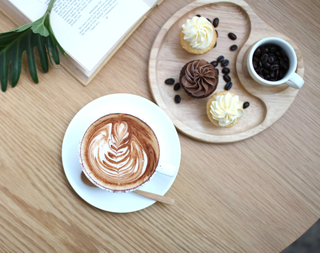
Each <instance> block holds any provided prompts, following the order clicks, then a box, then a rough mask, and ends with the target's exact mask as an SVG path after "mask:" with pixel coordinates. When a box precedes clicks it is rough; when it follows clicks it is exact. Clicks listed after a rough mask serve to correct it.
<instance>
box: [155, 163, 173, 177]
mask: <svg viewBox="0 0 320 253" xmlns="http://www.w3.org/2000/svg"><path fill="white" fill-rule="evenodd" d="M157 172H159V173H161V174H164V175H166V176H170V177H174V176H175V175H176V173H177V167H176V166H173V165H171V164H167V163H161V164H160V165H159V166H158V167H157Z"/></svg>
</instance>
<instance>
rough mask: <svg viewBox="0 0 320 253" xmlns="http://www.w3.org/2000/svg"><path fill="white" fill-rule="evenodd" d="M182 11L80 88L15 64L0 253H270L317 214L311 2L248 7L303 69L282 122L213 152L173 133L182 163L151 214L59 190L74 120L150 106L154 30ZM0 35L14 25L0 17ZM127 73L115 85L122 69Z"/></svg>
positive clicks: (151, 24)
mask: <svg viewBox="0 0 320 253" xmlns="http://www.w3.org/2000/svg"><path fill="white" fill-rule="evenodd" d="M190 2H191V0H187V1H185V0H174V1H173V0H166V1H164V2H163V3H162V4H161V6H160V7H158V8H157V9H156V10H155V11H154V12H153V13H152V15H151V16H150V17H149V18H148V19H147V20H146V21H145V22H144V23H143V24H142V25H141V26H140V28H139V29H138V30H137V31H136V32H135V33H134V34H133V35H132V36H131V37H130V39H129V40H128V41H127V42H126V44H125V45H124V46H123V47H122V48H121V49H120V50H119V51H118V52H117V53H116V55H115V56H114V57H113V58H112V59H111V61H110V62H109V63H108V64H107V65H106V66H105V67H104V68H103V69H102V70H101V72H100V73H99V74H98V75H97V77H96V78H95V79H94V80H93V81H92V83H91V84H90V85H89V86H87V87H84V86H82V85H81V84H80V83H78V82H77V81H76V80H75V79H74V78H73V77H72V76H71V75H70V74H69V73H68V72H67V71H66V70H65V69H63V68H62V67H59V68H58V69H54V68H52V67H51V69H50V72H49V73H48V74H42V73H41V72H40V71H39V79H40V84H38V85H35V84H33V82H32V81H31V78H30V77H29V74H28V73H27V66H26V63H25V62H24V66H23V71H22V74H21V78H20V81H19V84H18V86H17V87H15V88H14V89H12V88H9V89H8V90H7V92H6V93H0V115H1V118H0V132H1V135H0V136H1V137H0V141H1V145H0V154H1V155H0V157H1V158H0V167H1V179H0V212H1V215H0V224H1V226H0V248H1V251H4V252H40V251H45V252H69V251H70V252H82V251H83V252H98V251H99V252H104V251H105V252H277V251H280V250H282V249H284V248H285V247H287V246H288V245H289V244H291V243H292V242H293V241H294V240H296V239H297V238H298V237H299V236H300V235H302V234H303V233H304V232H305V231H306V230H307V229H308V228H309V227H310V226H311V225H312V224H313V223H314V222H316V220H317V219H318V218H319V212H320V194H319V191H320V188H319V181H320V171H319V167H320V156H319V153H320V148H319V146H320V145H319V144H320V139H319V125H320V109H319V108H320V107H319V104H320V89H319V87H320V78H319V65H320V61H319V46H318V45H319V41H320V31H319V24H318V19H319V13H320V2H319V1H314V0H306V1H304V2H303V3H301V1H299V0H294V1H292V0H281V1H280V0H273V1H263V0H247V2H248V4H249V5H251V7H252V8H253V10H254V11H255V12H256V13H257V14H258V15H259V16H260V17H261V18H262V19H263V20H264V21H265V22H267V23H268V24H270V25H271V26H272V27H274V28H276V29H278V30H279V31H280V32H282V33H283V34H285V35H286V36H288V37H290V38H292V39H293V40H294V41H295V43H296V44H297V45H298V47H299V48H300V50H301V51H302V54H303V57H304V60H305V85H304V87H303V88H302V89H301V90H300V91H299V93H298V96H297V98H296V99H295V101H294V103H293V104H292V106H291V107H290V108H289V110H288V111H287V112H286V114H285V115H284V116H283V117H282V118H281V119H279V120H278V121H277V122H276V123H275V124H274V125H272V126H271V127H270V128H268V129H267V130H265V131H263V132H262V133H260V134H258V135H256V136H254V137H252V138H250V139H247V140H245V141H241V142H237V143H232V144H224V145H214V144H208V143H202V142H199V141H196V140H193V139H191V138H189V137H187V136H185V135H184V134H181V133H179V137H180V141H181V147H182V160H181V167H180V171H179V174H178V176H177V178H176V181H175V182H174V184H173V186H172V188H171V189H170V190H169V191H168V193H167V195H168V196H170V197H172V198H174V199H175V200H176V203H175V205H173V206H167V205H164V204H161V203H155V204H154V205H152V206H150V207H148V208H146V209H144V210H141V211H138V212H134V213H127V214H114V213H108V212H104V211H101V210H98V209H96V208H94V207H92V206H90V205H89V204H87V203H86V202H84V201H83V200H82V199H81V198H80V197H79V196H78V195H77V194H76V193H75V192H74V191H73V189H72V188H71V186H70V185H69V183H68V181H67V179H66V177H65V174H64V171H63V167H62V162H61V145H62V140H63V136H64V133H65V130H66V128H67V126H68V124H69V122H70V121H71V119H72V118H73V116H74V115H75V114H76V113H77V112H78V111H79V110H80V109H81V108H82V107H83V106H84V105H85V104H87V103H88V102H90V101H92V100H93V99H95V98H98V97H100V96H103V95H107V94H112V93H121V92H128V93H132V94H136V95H140V96H142V97H145V98H148V99H150V100H152V95H151V92H150V89H149V86H148V80H147V66H148V57H149V53H150V49H151V46H152V43H153V41H154V39H155V37H156V35H157V33H158V31H159V30H160V28H161V26H162V25H163V24H164V23H165V22H166V20H168V19H169V18H170V17H171V16H172V15H173V14H174V13H175V12H176V11H178V10H179V9H181V8H182V7H184V6H185V5H186V4H187V3H190ZM0 20H1V21H0V32H4V31H7V30H10V29H13V28H14V27H15V26H14V24H13V23H12V22H11V21H9V20H8V19H7V18H6V17H5V16H4V15H3V14H2V13H0ZM120 68H121V69H123V68H124V69H126V72H125V74H123V71H122V70H121V69H120Z"/></svg>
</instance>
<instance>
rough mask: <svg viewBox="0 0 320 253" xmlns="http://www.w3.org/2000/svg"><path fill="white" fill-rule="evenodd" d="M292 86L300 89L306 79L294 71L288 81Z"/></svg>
mask: <svg viewBox="0 0 320 253" xmlns="http://www.w3.org/2000/svg"><path fill="white" fill-rule="evenodd" d="M286 84H287V85H289V86H290V87H292V88H295V89H300V88H301V87H302V85H303V84H304V80H303V79H302V77H301V76H299V75H298V74H297V73H293V74H292V76H291V77H290V79H289V80H288V81H287V82H286Z"/></svg>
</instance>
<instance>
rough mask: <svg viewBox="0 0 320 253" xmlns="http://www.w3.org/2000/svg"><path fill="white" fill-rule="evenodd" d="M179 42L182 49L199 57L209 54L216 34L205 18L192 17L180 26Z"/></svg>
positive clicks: (214, 42)
mask: <svg viewBox="0 0 320 253" xmlns="http://www.w3.org/2000/svg"><path fill="white" fill-rule="evenodd" d="M179 40H180V44H181V46H182V48H183V49H185V50H186V51H188V52H189V53H191V54H198V55H199V54H205V53H207V52H209V51H210V50H211V49H212V48H213V47H214V45H215V44H216V41H217V34H216V31H215V29H214V27H213V25H212V24H211V23H210V22H209V21H208V20H207V19H206V18H204V17H197V16H194V17H193V18H192V19H187V21H186V23H185V24H183V25H182V28H181V31H180V36H179Z"/></svg>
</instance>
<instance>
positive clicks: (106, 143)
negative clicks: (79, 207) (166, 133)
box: [78, 113, 177, 193]
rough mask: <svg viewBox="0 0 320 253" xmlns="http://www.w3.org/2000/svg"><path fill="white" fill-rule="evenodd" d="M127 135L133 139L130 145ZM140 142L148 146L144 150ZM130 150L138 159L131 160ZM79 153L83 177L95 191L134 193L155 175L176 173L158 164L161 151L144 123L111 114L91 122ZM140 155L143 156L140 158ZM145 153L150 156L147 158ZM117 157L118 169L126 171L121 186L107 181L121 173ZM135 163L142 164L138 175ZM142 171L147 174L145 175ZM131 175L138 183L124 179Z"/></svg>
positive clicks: (134, 117) (154, 137)
mask: <svg viewBox="0 0 320 253" xmlns="http://www.w3.org/2000/svg"><path fill="white" fill-rule="evenodd" d="M130 122H131V123H130ZM129 129H130V130H129ZM130 135H132V136H133V137H132V140H133V141H132V142H131V138H129V136H130ZM140 141H142V142H144V143H147V148H146V144H144V145H141V143H140ZM148 141H151V142H148ZM132 143H133V144H132ZM90 150H92V152H93V154H94V155H93V156H92V157H93V158H90V157H91V155H90V154H91V151H90ZM131 150H133V151H132V154H134V155H135V154H137V153H138V154H140V155H139V156H138V157H135V156H134V155H133V157H131V155H130V152H131ZM78 152H79V161H80V164H81V167H82V171H83V173H84V175H85V176H86V177H87V178H88V179H89V180H90V181H91V182H92V183H93V184H94V185H96V186H97V187H99V188H101V189H104V190H107V191H110V192H117V193H124V192H128V191H133V190H136V189H138V188H140V187H142V186H143V185H144V184H145V183H146V182H148V181H149V180H150V179H151V177H153V176H154V174H155V173H156V172H159V173H161V174H165V175H167V176H171V177H173V176H175V175H176V173H177V168H176V167H175V166H173V165H170V164H167V163H164V162H163V161H162V160H161V147H160V145H159V140H158V137H157V134H156V133H155V132H154V130H153V129H152V128H151V127H150V126H149V125H148V124H147V123H146V122H145V121H143V120H142V119H140V118H138V117H136V116H134V115H131V114H126V113H112V114H107V115H104V116H102V117H100V118H99V119H97V120H96V121H94V122H93V123H92V124H90V125H89V127H88V128H87V129H86V131H85V132H84V133H83V136H82V138H81V141H80V143H79V148H78ZM142 153H143V156H141V154H142ZM148 153H149V154H151V156H150V157H148ZM118 154H119V159H121V160H122V165H121V166H120V167H122V168H124V167H126V169H125V172H124V173H123V175H124V177H123V178H124V179H123V180H124V181H123V182H122V183H121V184H122V185H121V186H120V183H119V185H117V184H115V183H110V181H109V182H108V178H109V179H110V178H113V180H111V181H114V177H115V176H114V175H115V174H117V173H115V172H116V171H117V172H118V173H119V171H120V170H118V169H120V167H119V166H117V164H118V162H117V161H116V159H117V157H116V156H117V155H118ZM139 157H140V158H139ZM148 158H149V159H148ZM138 159H139V160H140V161H142V165H141V166H140V172H139V171H137V168H138V167H137V166H136V165H135V161H137V160H138ZM149 161H150V162H151V165H150V162H149ZM132 164H133V165H132ZM147 164H149V165H150V167H149V168H150V169H149V170H147V169H146V168H147ZM142 168H144V169H142ZM144 171H146V172H147V174H144V173H145V172H144ZM148 171H149V172H148ZM95 172H99V173H98V174H99V176H98V177H96V176H95V175H97V174H96V173H95ZM130 173H131V175H134V180H136V181H137V182H134V180H133V181H132V179H130V180H131V181H130V180H129V181H128V179H125V178H128V175H129V176H130ZM126 180H127V181H126ZM132 182H134V183H132Z"/></svg>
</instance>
